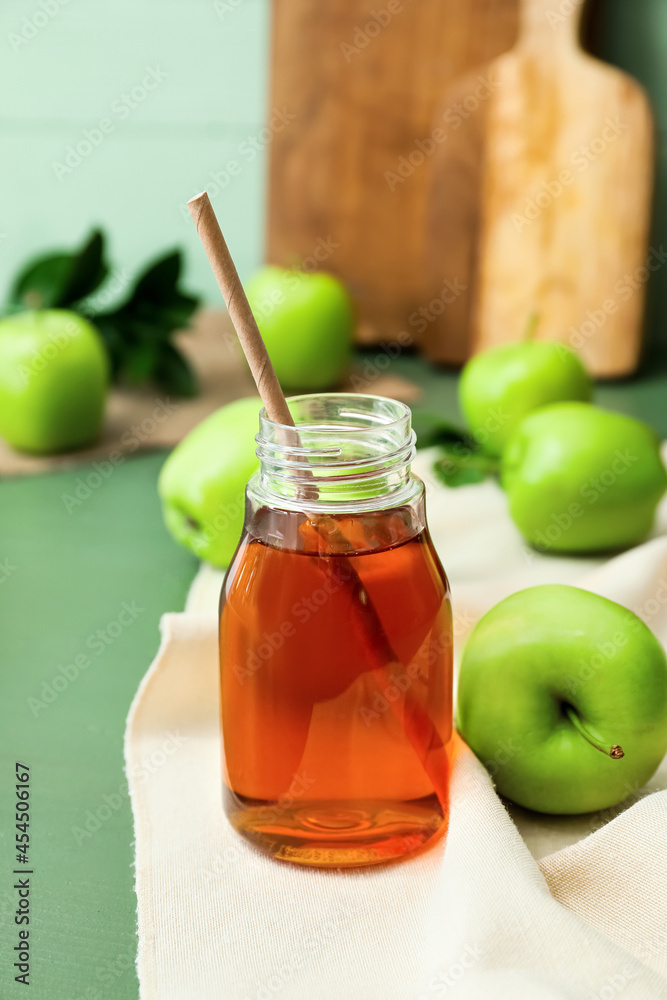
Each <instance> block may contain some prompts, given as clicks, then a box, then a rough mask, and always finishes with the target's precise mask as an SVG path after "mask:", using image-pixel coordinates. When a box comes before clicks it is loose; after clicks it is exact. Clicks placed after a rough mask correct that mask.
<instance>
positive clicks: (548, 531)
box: [533, 448, 638, 552]
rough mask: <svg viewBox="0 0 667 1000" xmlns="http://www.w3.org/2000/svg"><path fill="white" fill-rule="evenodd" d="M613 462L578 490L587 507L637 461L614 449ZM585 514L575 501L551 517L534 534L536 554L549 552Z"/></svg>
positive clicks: (596, 500) (627, 453)
mask: <svg viewBox="0 0 667 1000" xmlns="http://www.w3.org/2000/svg"><path fill="white" fill-rule="evenodd" d="M614 456H615V457H614V461H613V462H612V463H611V466H610V468H608V469H605V470H604V472H602V473H601V474H600V475H599V476H591V478H590V479H587V480H586V481H585V482H584V483H583V484H582V486H581V487H580V489H579V496H580V497H581V498H582V500H585V501H586V503H587V504H588V505H589V506H593V505H594V504H596V503H597V502H598V500H599V499H600V497H601V496H604V494H605V493H606V492H607V491H608V490H609V489H610V488H611V487H612V486H613V485H614V483H616V482H617V480H618V479H619V477H620V476H622V475H623V474H624V473H625V472H627V471H628V469H629V468H630V467H631V466H633V465H634V464H635V462H637V461H638V459H637V456H636V455H631V454H630V452H629V451H628V449H627V448H626V449H625V451H624V452H622V451H620V450H619V449H616V451H615V452H614ZM585 513H586V508H585V507H584V506H583V505H582V504H580V503H578V502H577V501H576V500H575V501H573V502H572V503H571V504H569V506H568V508H567V510H564V511H561V512H560V513H559V514H552V515H551V522H552V523H551V524H549V525H547V526H546V527H545V529H544V531H536V532H535V541H534V542H533V546H534V548H536V549H537V550H538V552H549V551H550V550H551V546H552V545H553V543H554V542H557V541H558V540H559V539H560V538H562V536H563V534H564V533H565V532H566V531H568V529H569V528H571V527H572V525H573V523H574V522H575V521H577V520H578V519H579V518H580V517H583V516H584V514H585Z"/></svg>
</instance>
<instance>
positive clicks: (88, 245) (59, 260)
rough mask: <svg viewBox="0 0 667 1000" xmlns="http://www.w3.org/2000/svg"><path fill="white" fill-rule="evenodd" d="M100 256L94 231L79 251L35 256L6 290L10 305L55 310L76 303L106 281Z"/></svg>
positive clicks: (99, 237) (100, 241) (99, 242)
mask: <svg viewBox="0 0 667 1000" xmlns="http://www.w3.org/2000/svg"><path fill="white" fill-rule="evenodd" d="M103 256H104V240H103V237H102V234H101V233H100V232H99V230H95V231H94V232H93V233H92V234H91V236H90V237H88V239H87V240H86V242H85V243H84V244H83V246H82V247H81V249H80V250H77V251H75V252H73V253H59V254H50V255H48V256H43V257H38V258H37V259H36V260H33V261H31V262H30V263H29V264H28V265H27V266H26V267H25V268H24V269H23V270H22V271H20V272H19V274H18V276H17V278H16V279H15V281H14V283H13V285H12V288H11V291H10V306H20V307H21V308H23V309H57V308H64V307H66V306H71V305H73V304H74V303H75V302H79V301H80V300H81V299H83V298H85V297H86V296H88V295H91V294H92V292H94V291H95V289H96V288H98V287H99V285H100V284H101V283H102V281H104V279H105V278H106V276H107V274H108V268H107V266H106V264H105V263H104V260H103Z"/></svg>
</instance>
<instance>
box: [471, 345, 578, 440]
mask: <svg viewBox="0 0 667 1000" xmlns="http://www.w3.org/2000/svg"><path fill="white" fill-rule="evenodd" d="M592 393H593V384H592V382H591V379H590V377H589V375H588V374H587V372H586V369H585V368H584V366H583V365H582V363H581V361H580V360H579V358H578V356H577V355H576V354H575V353H574V351H571V350H570V348H569V347H565V346H564V345H563V344H559V343H556V342H555V341H550V340H527V341H523V342H521V343H517V344H503V345H501V346H500V347H491V348H489V350H486V351H482V352H481V353H480V354H477V355H475V357H473V358H471V359H470V361H468V363H467V364H466V365H465V366H464V368H463V371H462V373H461V378H460V380H459V403H460V406H461V409H462V411H463V415H464V417H465V419H466V422H467V424H468V427H469V429H470V432H471V434H472V435H473V437H475V438H476V439H477V440H478V441H479V443H480V444H481V445H482V446H483V447H484V450H485V451H487V452H488V453H489V454H492V455H500V454H502V451H503V448H504V447H505V444H506V443H507V440H508V438H509V436H510V434H511V433H512V431H513V430H514V428H515V427H516V426H517V424H519V423H520V421H521V420H522V419H523V417H525V415H526V414H527V413H530V412H531V411H532V410H535V409H537V408H538V407H539V406H544V405H545V404H546V403H555V402H558V401H560V400H566V399H577V400H584V401H588V400H590V399H591V398H592Z"/></svg>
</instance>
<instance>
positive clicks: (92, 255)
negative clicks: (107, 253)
mask: <svg viewBox="0 0 667 1000" xmlns="http://www.w3.org/2000/svg"><path fill="white" fill-rule="evenodd" d="M108 273H109V268H108V267H107V265H106V263H105V261H104V236H103V235H102V233H101V232H100V230H99V229H95V230H94V231H93V232H92V233H91V235H90V236H89V238H88V240H87V242H86V243H84V245H83V246H82V248H81V249H80V250H79V252H78V253H77V254H75V255H74V256H73V257H72V265H71V268H70V273H69V276H68V279H67V284H66V286H65V288H64V289H63V291H62V293H61V299H60V302H59V303H58V305H60V306H64V305H72V304H73V303H75V302H80V301H81V300H82V299H85V298H87V297H88V296H89V295H92V294H93V292H94V291H95V290H96V289H97V288H99V286H100V285H101V284H102V282H103V281H104V279H105V278H106V277H107V275H108Z"/></svg>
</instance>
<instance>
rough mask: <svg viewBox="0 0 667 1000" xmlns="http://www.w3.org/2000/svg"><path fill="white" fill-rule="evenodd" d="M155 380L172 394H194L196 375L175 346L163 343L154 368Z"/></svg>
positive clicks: (195, 392) (196, 387) (196, 388)
mask: <svg viewBox="0 0 667 1000" xmlns="http://www.w3.org/2000/svg"><path fill="white" fill-rule="evenodd" d="M155 381H156V383H157V385H158V386H159V387H160V388H161V389H164V390H165V392H167V393H171V394H173V395H174V396H188V397H191V396H196V395H197V393H198V391H199V386H198V385H197V377H196V375H195V373H194V372H193V370H192V368H191V367H190V364H189V362H188V361H187V359H186V358H185V357H184V356H183V354H181V352H180V351H179V350H177V348H175V347H173V346H172V345H171V344H165V345H164V347H163V349H162V351H161V353H160V357H159V359H158V363H157V366H156V369H155Z"/></svg>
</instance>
